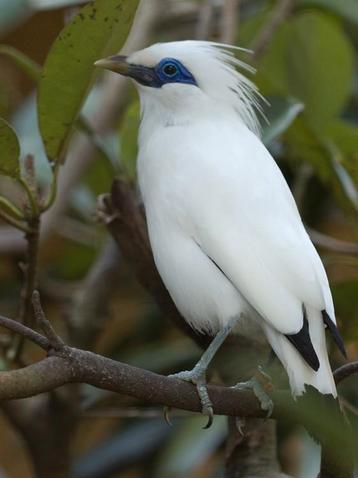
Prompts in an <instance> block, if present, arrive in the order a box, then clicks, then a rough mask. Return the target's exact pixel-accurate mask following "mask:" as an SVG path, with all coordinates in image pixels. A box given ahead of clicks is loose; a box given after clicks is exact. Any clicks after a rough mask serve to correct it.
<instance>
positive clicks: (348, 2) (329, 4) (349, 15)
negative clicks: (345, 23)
mask: <svg viewBox="0 0 358 478" xmlns="http://www.w3.org/2000/svg"><path fill="white" fill-rule="evenodd" d="M298 5H299V6H303V7H322V8H325V9H327V10H330V11H332V12H334V13H337V14H338V15H340V16H341V17H343V18H344V19H346V20H349V21H351V22H356V23H358V6H357V0H300V2H299V4H298Z"/></svg>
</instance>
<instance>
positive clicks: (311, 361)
mask: <svg viewBox="0 0 358 478" xmlns="http://www.w3.org/2000/svg"><path fill="white" fill-rule="evenodd" d="M285 337H286V338H287V339H288V340H289V341H290V342H291V344H292V345H293V346H294V347H295V348H296V349H297V351H298V352H299V353H300V355H301V356H302V357H303V358H304V360H305V361H306V362H307V363H308V365H309V366H310V367H311V368H312V369H313V370H314V371H315V372H317V370H318V369H319V367H320V363H319V360H318V357H317V354H316V351H315V349H314V347H313V345H312V341H311V337H310V334H309V330H308V320H307V317H306V312H305V311H304V312H303V324H302V328H301V330H300V331H299V332H297V334H286V335H285Z"/></svg>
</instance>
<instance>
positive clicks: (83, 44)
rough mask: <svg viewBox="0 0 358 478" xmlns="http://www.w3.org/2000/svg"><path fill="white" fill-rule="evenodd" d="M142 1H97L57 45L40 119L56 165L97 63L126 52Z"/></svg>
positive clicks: (42, 91) (44, 82)
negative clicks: (130, 32) (123, 46)
mask: <svg viewBox="0 0 358 478" xmlns="http://www.w3.org/2000/svg"><path fill="white" fill-rule="evenodd" d="M137 5H138V0H95V1H94V2H91V3H90V4H88V5H86V6H85V7H83V8H82V9H81V10H80V11H79V13H78V14H77V15H76V16H75V17H74V18H73V19H72V21H71V22H70V23H69V24H68V25H66V27H65V28H64V29H63V30H62V32H61V33H60V35H59V36H58V38H57V39H56V40H55V42H54V44H53V45H52V48H51V50H50V53H49V55H48V57H47V59H46V62H45V65H44V69H43V73H42V78H41V80H40V84H39V95H38V115H39V125H40V131H41V134H42V138H43V142H44V145H45V149H46V152H47V155H48V158H49V160H50V161H56V160H61V159H63V156H64V153H65V147H66V145H67V143H68V140H69V138H70V135H71V133H72V132H73V129H74V128H73V127H74V123H75V121H76V119H77V116H78V114H79V111H80V110H81V107H82V105H83V102H84V100H85V98H86V95H87V93H88V91H89V88H90V87H91V85H92V83H93V79H94V75H95V68H94V66H93V64H94V62H95V61H96V60H98V59H100V58H102V57H103V56H107V55H111V54H114V53H115V52H117V51H118V50H120V48H121V47H122V45H123V43H124V41H125V40H126V38H127V35H128V33H129V30H130V27H131V24H132V21H133V18H134V14H135V12H136V9H137Z"/></svg>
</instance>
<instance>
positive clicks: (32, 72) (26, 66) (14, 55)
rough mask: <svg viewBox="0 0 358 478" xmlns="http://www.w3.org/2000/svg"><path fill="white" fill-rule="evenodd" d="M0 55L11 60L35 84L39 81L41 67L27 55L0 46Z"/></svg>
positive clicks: (7, 46) (11, 48) (12, 48)
mask: <svg viewBox="0 0 358 478" xmlns="http://www.w3.org/2000/svg"><path fill="white" fill-rule="evenodd" d="M0 54H2V55H6V56H8V57H9V58H11V59H12V60H13V61H14V62H15V63H16V64H17V65H18V66H19V67H20V68H21V69H22V70H24V72H25V73H26V74H27V75H29V77H30V78H32V79H33V80H34V81H35V82H37V81H38V80H39V79H40V73H41V67H40V65H38V64H37V63H36V62H35V61H33V60H32V59H31V58H29V57H28V56H27V55H25V54H24V53H22V52H21V51H19V50H17V49H16V48H14V47H12V46H10V45H0Z"/></svg>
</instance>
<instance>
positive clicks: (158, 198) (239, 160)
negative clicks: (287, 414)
mask: <svg viewBox="0 0 358 478" xmlns="http://www.w3.org/2000/svg"><path fill="white" fill-rule="evenodd" d="M114 58H115V57H114ZM164 58H169V59H175V60H177V61H179V62H180V64H181V65H183V66H184V67H185V69H186V70H188V72H190V73H191V74H192V76H193V78H194V79H195V84H191V83H189V84H188V83H185V82H183V81H179V80H180V78H179V77H178V81H170V82H168V83H164V84H160V86H158V84H156V83H155V81H157V80H155V81H154V80H151V81H152V84H155V87H153V86H152V85H149V84H143V82H142V81H140V82H137V86H138V90H139V94H140V100H141V108H142V119H141V128H140V135H139V157H138V178H139V185H140V190H141V193H142V196H143V201H144V205H145V211H146V216H147V222H148V230H149V236H150V242H151V246H152V249H153V253H154V258H155V262H156V265H157V267H158V270H159V272H160V274H161V276H162V278H163V281H164V283H165V285H166V287H167V288H168V291H169V292H170V294H171V296H172V298H173V300H174V302H175V304H176V305H177V307H178V309H179V311H180V312H181V313H182V315H183V316H184V317H185V319H186V320H187V321H188V322H189V323H190V324H191V325H192V327H194V328H196V329H198V330H202V331H208V332H210V333H216V332H218V330H220V329H221V328H223V327H224V326H225V325H227V324H228V323H229V321H230V320H231V319H232V318H233V317H237V316H240V320H239V322H238V323H239V325H240V321H242V320H251V321H253V322H254V323H255V324H258V325H259V326H260V327H261V328H262V330H263V332H264V334H265V335H266V337H267V340H268V341H269V343H270V344H271V346H272V348H273V349H274V351H275V352H276V354H277V356H278V357H279V359H280V360H281V362H282V364H283V365H284V367H285V368H286V370H287V373H288V376H289V380H290V385H291V389H292V393H293V394H294V395H295V396H297V395H300V394H302V393H303V392H304V390H305V384H308V385H312V386H314V387H315V388H316V389H318V390H319V391H320V392H322V393H330V394H332V395H333V396H336V388H335V384H334V381H333V377H332V372H331V368H330V365H329V361H328V356H327V348H326V340H325V333H324V329H325V326H324V321H323V318H322V311H323V310H326V311H327V314H328V316H329V317H330V319H331V320H332V321H333V322H334V323H335V316H334V308H333V302H332V298H331V293H330V289H329V285H328V281H327V277H326V273H325V271H324V268H323V266H322V263H321V260H320V258H319V256H318V254H317V252H316V250H315V248H314V246H313V245H312V243H311V241H310V239H309V237H308V235H307V233H306V231H305V229H304V226H303V224H302V221H301V218H300V216H299V213H298V210H297V207H296V204H295V201H294V199H293V197H292V194H291V192H290V190H289V188H288V186H287V184H286V181H285V179H284V177H283V176H282V174H281V172H280V170H279V168H278V167H277V165H276V163H275V161H274V160H273V158H272V157H271V155H270V153H269V152H268V151H267V149H266V148H265V146H264V145H263V144H262V142H261V140H260V138H259V127H258V121H257V118H256V114H255V109H257V107H258V99H259V94H258V92H257V89H256V87H255V86H254V84H253V83H252V82H251V81H249V80H248V79H247V78H246V77H245V76H243V75H242V74H241V73H239V72H238V71H236V69H235V67H237V66H238V67H245V65H244V64H243V63H242V62H240V61H238V60H236V59H235V58H234V57H233V55H232V53H231V52H230V51H228V49H227V47H226V46H225V48H223V47H222V46H220V45H218V44H213V43H208V42H197V41H185V42H173V43H162V44H156V45H153V46H151V47H149V48H146V49H144V50H141V51H139V52H136V53H134V54H132V55H130V56H129V57H128V58H127V60H126V61H127V63H128V64H130V65H136V66H137V67H138V66H139V67H144V68H146V71H147V73H148V71H152V70H153V69H155V68H156V65H158V64H159V63H160V62H161V61H162V60H163V59H164ZM245 68H246V69H249V68H247V67H245ZM137 69H138V68H137ZM149 69H152V70H149ZM153 71H154V70H153ZM168 71H169V70H168ZM184 73H185V72H184ZM184 73H183V74H184ZM127 74H128V73H127ZM136 74H138V73H136ZM130 76H134V78H135V79H137V80H138V78H137V77H136V76H135V74H132V75H130ZM184 77H185V74H184ZM185 78H187V77H185ZM146 81H147V80H146ZM148 81H149V80H148ZM158 81H159V80H158ZM161 81H162V80H161ZM186 81H191V80H188V79H186ZM304 315H306V317H307V321H308V327H309V335H307V336H306V339H307V338H308V341H309V338H310V340H311V342H312V345H313V348H314V351H315V353H316V355H317V357H316V358H318V361H319V368H318V370H314V368H317V367H314V366H313V367H312V364H311V366H310V365H309V364H308V363H307V360H305V358H304V355H305V352H304V351H303V352H302V350H301V351H299V347H297V346H294V345H292V343H291V341H290V340H289V339H288V338H287V335H289V336H292V335H293V334H298V333H299V332H300V331H301V329H302V327H303V325H304ZM332 327H334V325H333V326H332ZM308 345H309V344H308ZM313 353H314V352H313Z"/></svg>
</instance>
